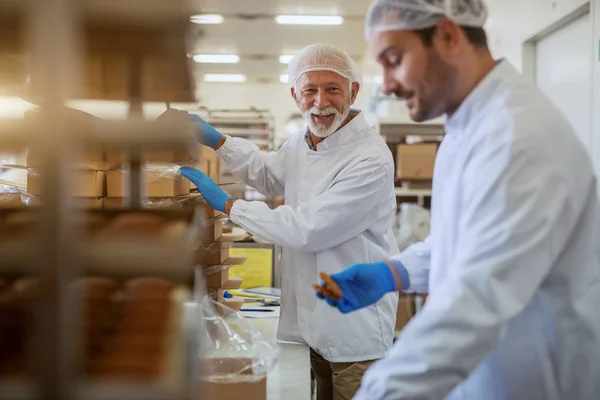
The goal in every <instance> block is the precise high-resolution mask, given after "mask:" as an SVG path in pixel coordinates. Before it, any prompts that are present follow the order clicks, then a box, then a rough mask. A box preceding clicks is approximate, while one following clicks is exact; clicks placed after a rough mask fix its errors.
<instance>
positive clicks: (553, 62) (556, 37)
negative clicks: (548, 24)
mask: <svg viewBox="0 0 600 400" xmlns="http://www.w3.org/2000/svg"><path fill="white" fill-rule="evenodd" d="M593 48H594V45H593V33H592V18H591V15H590V13H587V14H586V15H584V16H582V17H580V18H578V19H576V20H574V21H572V22H571V23H569V24H568V25H565V26H564V27H562V28H560V29H558V30H556V31H554V32H553V33H551V34H550V35H548V36H546V37H544V38H543V39H541V40H540V41H539V42H537V46H536V80H537V83H538V85H539V86H540V88H541V89H542V90H543V91H544V93H546V95H548V96H549V97H550V98H551V99H552V100H553V101H554V103H555V104H557V105H558V106H559V107H560V109H561V110H562V111H563V112H564V113H565V114H566V116H567V118H568V119H569V121H570V122H571V124H572V125H573V127H574V128H575V130H576V131H577V134H578V135H579V137H580V138H581V140H582V141H583V143H584V144H585V146H586V147H587V148H588V150H589V151H590V153H592V149H593V147H592V68H593V59H594V54H593ZM599 139H600V138H599ZM595 161H600V160H595ZM596 165H598V163H596Z"/></svg>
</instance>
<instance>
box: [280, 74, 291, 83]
mask: <svg viewBox="0 0 600 400" xmlns="http://www.w3.org/2000/svg"><path fill="white" fill-rule="evenodd" d="M279 82H281V83H289V79H288V76H287V74H284V75H279Z"/></svg>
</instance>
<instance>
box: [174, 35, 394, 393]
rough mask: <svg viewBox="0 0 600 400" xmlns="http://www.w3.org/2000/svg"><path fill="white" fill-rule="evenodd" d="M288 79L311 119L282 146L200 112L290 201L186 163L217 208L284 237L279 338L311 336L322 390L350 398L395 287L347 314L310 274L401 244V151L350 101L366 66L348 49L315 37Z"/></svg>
mask: <svg viewBox="0 0 600 400" xmlns="http://www.w3.org/2000/svg"><path fill="white" fill-rule="evenodd" d="M289 82H290V87H291V95H292V99H293V100H294V101H295V102H296V104H297V105H298V108H299V109H300V111H301V113H302V115H303V117H304V119H305V120H306V124H307V125H308V127H307V129H304V130H302V131H299V132H296V133H295V134H294V135H293V136H292V137H291V138H290V139H289V140H288V141H287V142H286V143H285V144H284V145H283V146H282V148H281V149H280V150H279V151H277V152H271V153H263V152H260V151H259V149H258V148H257V147H256V146H255V145H254V144H252V143H251V142H249V141H248V140H244V139H240V138H232V137H226V136H223V135H221V134H220V133H219V132H217V131H216V130H215V129H214V128H213V127H211V126H210V125H208V124H207V123H206V122H205V121H203V120H200V119H199V118H198V122H199V124H200V127H201V129H202V132H203V139H202V140H203V143H205V144H207V145H209V146H212V147H213V148H215V149H216V150H217V153H218V154H219V156H220V157H221V159H222V160H223V161H224V163H225V164H226V166H227V168H228V169H229V171H231V172H232V173H233V174H235V175H236V176H237V177H238V178H240V179H241V180H243V181H244V182H245V183H247V184H248V185H250V186H252V187H254V188H256V189H257V190H258V191H259V192H261V193H263V194H265V195H270V196H276V195H285V205H283V206H281V207H278V208H276V209H270V208H269V207H268V206H267V205H266V204H265V203H262V202H246V201H243V200H236V201H233V200H231V199H230V198H229V196H228V195H227V194H225V193H224V192H223V191H222V190H221V189H220V188H219V187H218V186H217V185H216V184H215V183H214V182H213V181H212V180H210V178H208V177H207V176H206V175H204V174H203V173H202V172H200V171H198V170H195V169H192V168H182V172H183V174H184V175H185V176H186V177H188V178H189V179H190V180H191V181H193V182H194V183H195V184H196V185H197V186H198V189H199V191H200V192H201V193H202V195H203V196H204V198H205V199H206V201H207V202H208V203H209V204H210V205H212V206H213V207H214V208H215V209H218V210H221V211H224V212H226V213H227V214H229V215H230V218H231V220H232V221H233V222H234V223H236V224H239V225H240V226H242V227H243V228H244V229H246V230H247V231H248V232H250V233H252V234H253V235H255V236H258V237H261V238H263V239H265V240H268V241H269V242H272V243H275V244H278V245H280V246H282V247H283V265H282V269H283V270H282V276H283V278H282V304H281V307H282V309H281V320H280V323H279V330H278V338H279V339H280V340H284V341H292V342H302V343H307V344H308V345H309V346H310V348H311V351H310V360H311V365H312V368H313V371H314V373H315V376H316V380H317V395H318V396H317V397H318V399H319V400H326V399H336V400H338V399H339V400H342V399H350V398H352V397H353V395H354V393H355V392H356V391H357V389H358V387H359V384H360V379H361V377H362V374H363V372H364V371H365V370H366V368H367V367H368V365H369V364H371V363H372V362H373V361H374V360H376V359H379V358H381V357H383V356H384V355H385V353H386V352H387V351H388V349H389V348H390V347H391V345H392V341H393V333H394V320H395V312H396V305H397V294H389V295H387V296H385V297H384V298H383V299H381V300H380V301H378V302H377V303H376V304H374V305H373V306H372V307H369V308H366V309H363V310H361V311H358V312H356V313H354V314H353V315H352V316H350V317H347V316H342V315H341V314H339V313H338V312H337V311H336V310H334V309H332V308H330V307H329V306H328V305H327V304H325V303H322V302H318V301H317V299H316V298H315V295H314V293H313V292H312V290H311V288H310V284H311V283H312V282H313V281H314V280H315V279H317V277H318V271H326V272H328V273H335V272H339V271H341V270H342V269H343V268H345V267H346V266H347V265H349V264H352V263H356V262H365V261H370V262H374V261H377V260H380V259H384V258H386V257H389V256H391V255H392V254H394V252H396V251H397V250H398V249H397V246H396V242H395V240H394V236H393V233H392V228H391V225H392V216H393V215H394V212H395V210H396V198H395V194H394V165H393V159H392V156H391V154H390V151H389V149H388V147H387V146H386V144H385V143H384V141H383V140H382V139H381V137H380V136H379V135H377V134H376V133H375V132H374V131H373V129H371V127H370V126H369V125H368V124H367V122H366V120H365V117H364V116H363V114H362V113H361V112H360V111H358V110H353V109H351V106H352V104H353V103H354V101H355V99H356V96H357V94H358V91H359V88H360V86H359V76H358V72H357V70H356V66H355V64H354V62H353V61H352V59H351V58H350V57H349V56H348V55H347V54H346V53H345V52H344V51H342V50H340V49H338V48H335V47H332V46H327V45H313V46H308V47H306V48H305V49H303V50H302V51H300V53H299V54H298V55H297V56H296V57H295V58H294V59H293V60H292V62H291V63H290V65H289ZM374 268H381V267H380V266H377V265H375V266H374ZM385 268H387V267H385Z"/></svg>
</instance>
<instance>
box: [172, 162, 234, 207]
mask: <svg viewBox="0 0 600 400" xmlns="http://www.w3.org/2000/svg"><path fill="white" fill-rule="evenodd" d="M181 174H182V175H183V176H185V177H186V178H188V179H189V180H190V181H192V182H193V183H194V185H196V186H197V187H198V191H199V192H200V194H201V195H202V197H204V200H206V202H207V203H208V205H209V206H211V207H212V208H214V209H215V210H218V211H221V212H225V203H226V202H227V201H228V200H231V198H230V197H229V196H228V195H227V193H225V192H224V191H223V190H221V188H220V187H219V185H217V184H216V183H215V181H213V180H212V179H210V178H209V177H208V176H207V175H206V174H205V173H204V172H202V171H200V170H199V169H196V168H192V167H181ZM230 208H231V207H230Z"/></svg>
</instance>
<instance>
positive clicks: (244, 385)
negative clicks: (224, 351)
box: [200, 358, 267, 400]
mask: <svg viewBox="0 0 600 400" xmlns="http://www.w3.org/2000/svg"><path fill="white" fill-rule="evenodd" d="M200 362H201V364H200V368H201V371H202V373H201V376H214V375H216V376H226V375H228V374H238V373H239V374H240V375H248V378H253V379H252V380H251V381H250V382H231V381H225V380H220V379H219V380H216V379H215V380H206V379H201V380H200V388H201V389H200V392H201V394H202V395H201V398H202V399H203V400H238V399H244V400H266V398H267V378H266V377H259V376H257V377H251V376H250V375H252V373H253V371H252V359H249V358H218V359H201V361H200ZM249 380H250V379H249Z"/></svg>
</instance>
